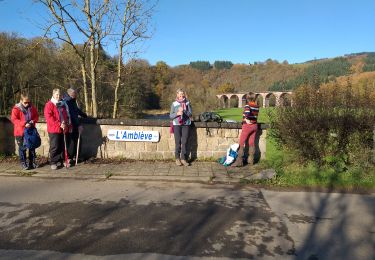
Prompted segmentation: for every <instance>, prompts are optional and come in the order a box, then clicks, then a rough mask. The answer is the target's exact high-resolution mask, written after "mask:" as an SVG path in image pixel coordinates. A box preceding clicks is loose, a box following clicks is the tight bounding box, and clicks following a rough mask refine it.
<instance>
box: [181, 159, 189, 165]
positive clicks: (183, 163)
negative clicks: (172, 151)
mask: <svg viewBox="0 0 375 260" xmlns="http://www.w3.org/2000/svg"><path fill="white" fill-rule="evenodd" d="M181 163H182V165H183V166H190V164H189V163H188V162H187V161H186V160H181Z"/></svg>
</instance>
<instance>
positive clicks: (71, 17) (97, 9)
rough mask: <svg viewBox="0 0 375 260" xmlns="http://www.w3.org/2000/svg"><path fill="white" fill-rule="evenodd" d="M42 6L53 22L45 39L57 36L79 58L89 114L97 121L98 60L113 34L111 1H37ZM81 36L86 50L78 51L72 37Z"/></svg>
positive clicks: (50, 23) (47, 30) (47, 29)
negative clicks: (89, 87) (104, 45)
mask: <svg viewBox="0 0 375 260" xmlns="http://www.w3.org/2000/svg"><path fill="white" fill-rule="evenodd" d="M36 1H37V2H39V3H42V4H43V5H44V6H45V7H46V8H47V10H48V11H49V13H50V17H51V21H50V22H49V24H48V26H47V28H46V35H54V38H57V39H59V40H61V41H63V42H65V43H67V44H69V45H70V46H71V47H72V48H73V49H74V51H75V53H76V55H77V56H78V57H79V59H80V62H81V71H82V78H83V88H84V95H85V105H86V111H87V112H89V113H90V112H92V113H90V114H92V115H93V116H94V117H97V110H98V106H97V96H96V91H97V85H96V79H97V74H96V68H97V65H98V60H99V50H100V46H101V45H102V43H103V40H104V39H105V38H106V37H107V36H108V34H109V33H110V32H111V27H112V24H113V20H114V19H113V16H111V15H112V13H111V12H109V10H110V3H111V2H110V1H109V0H104V1H101V0H84V2H82V1H76V0H66V1H64V0H36ZM76 32H78V33H79V34H80V35H81V37H82V38H83V39H84V43H83V48H82V49H79V48H78V46H77V44H76V43H75V42H74V41H73V39H72V35H73V34H74V33H76ZM86 50H87V51H88V53H89V63H90V69H89V70H90V76H89V79H90V83H91V105H92V106H91V109H90V108H89V102H88V88H87V78H86V76H87V72H86V59H87V53H86Z"/></svg>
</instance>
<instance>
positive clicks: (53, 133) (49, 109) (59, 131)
mask: <svg viewBox="0 0 375 260" xmlns="http://www.w3.org/2000/svg"><path fill="white" fill-rule="evenodd" d="M44 117H45V118H46V122H47V132H48V137H49V156H50V164H51V169H52V170H56V169H57V168H58V167H59V166H61V163H62V162H64V166H65V167H69V166H70V165H69V163H68V162H67V161H66V160H65V161H64V157H65V156H64V152H65V147H66V143H65V137H66V135H67V134H68V133H69V132H70V131H71V122H70V117H69V112H68V108H67V106H66V104H65V102H62V100H61V94H60V90H59V89H54V90H53V92H52V98H51V99H50V100H49V101H48V102H47V103H46V105H45V107H44ZM64 135H65V136H64ZM64 143H65V145H64Z"/></svg>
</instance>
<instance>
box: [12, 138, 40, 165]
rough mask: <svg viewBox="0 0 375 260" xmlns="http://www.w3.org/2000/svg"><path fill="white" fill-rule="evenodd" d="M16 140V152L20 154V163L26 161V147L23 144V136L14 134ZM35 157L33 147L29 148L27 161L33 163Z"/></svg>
mask: <svg viewBox="0 0 375 260" xmlns="http://www.w3.org/2000/svg"><path fill="white" fill-rule="evenodd" d="M16 142H17V145H18V154H19V156H20V160H21V163H27V156H26V152H27V148H26V146H24V145H23V136H16ZM35 159H36V153H35V149H29V163H34V162H35Z"/></svg>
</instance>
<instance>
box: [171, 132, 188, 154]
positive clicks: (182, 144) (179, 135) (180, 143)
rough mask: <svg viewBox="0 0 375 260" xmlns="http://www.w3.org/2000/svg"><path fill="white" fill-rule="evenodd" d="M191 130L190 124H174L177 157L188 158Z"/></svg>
mask: <svg viewBox="0 0 375 260" xmlns="http://www.w3.org/2000/svg"><path fill="white" fill-rule="evenodd" d="M189 131H190V126H189V125H174V126H173V132H174V142H175V145H176V146H175V157H176V159H180V158H181V159H182V160H187V157H188V156H187V152H186V145H187V141H188V138H189Z"/></svg>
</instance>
